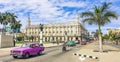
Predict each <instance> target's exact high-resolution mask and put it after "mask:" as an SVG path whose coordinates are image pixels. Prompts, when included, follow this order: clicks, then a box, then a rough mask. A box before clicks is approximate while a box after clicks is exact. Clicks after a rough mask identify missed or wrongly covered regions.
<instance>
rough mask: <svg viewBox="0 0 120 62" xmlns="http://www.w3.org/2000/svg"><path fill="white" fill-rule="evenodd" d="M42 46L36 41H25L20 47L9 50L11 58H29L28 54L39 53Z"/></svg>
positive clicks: (42, 48)
mask: <svg viewBox="0 0 120 62" xmlns="http://www.w3.org/2000/svg"><path fill="white" fill-rule="evenodd" d="M44 49H45V48H44V47H43V46H40V45H39V44H38V43H25V44H23V45H22V46H21V47H20V48H15V49H12V50H11V55H12V56H13V58H29V56H30V55H41V54H42V52H43V51H44Z"/></svg>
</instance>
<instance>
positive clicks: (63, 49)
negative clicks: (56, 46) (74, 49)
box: [62, 42, 67, 52]
mask: <svg viewBox="0 0 120 62" xmlns="http://www.w3.org/2000/svg"><path fill="white" fill-rule="evenodd" d="M66 46H67V45H66V42H64V44H63V46H62V51H63V52H65V51H66Z"/></svg>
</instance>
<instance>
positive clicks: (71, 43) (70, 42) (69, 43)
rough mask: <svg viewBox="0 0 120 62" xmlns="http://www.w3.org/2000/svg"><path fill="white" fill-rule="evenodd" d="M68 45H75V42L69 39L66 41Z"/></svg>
mask: <svg viewBox="0 0 120 62" xmlns="http://www.w3.org/2000/svg"><path fill="white" fill-rule="evenodd" d="M66 44H67V45H68V46H75V45H76V42H75V41H69V42H67V43H66Z"/></svg>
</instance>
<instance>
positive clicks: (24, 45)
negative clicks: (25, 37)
mask: <svg viewBox="0 0 120 62" xmlns="http://www.w3.org/2000/svg"><path fill="white" fill-rule="evenodd" d="M21 47H30V44H28V43H26V44H23V45H22V46H21Z"/></svg>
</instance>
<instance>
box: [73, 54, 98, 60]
mask: <svg viewBox="0 0 120 62" xmlns="http://www.w3.org/2000/svg"><path fill="white" fill-rule="evenodd" d="M74 55H76V56H80V57H86V58H91V59H97V60H99V58H98V57H95V56H89V55H84V54H76V53H74Z"/></svg>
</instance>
